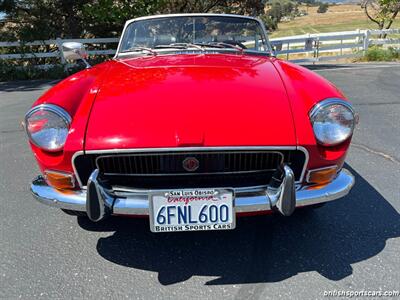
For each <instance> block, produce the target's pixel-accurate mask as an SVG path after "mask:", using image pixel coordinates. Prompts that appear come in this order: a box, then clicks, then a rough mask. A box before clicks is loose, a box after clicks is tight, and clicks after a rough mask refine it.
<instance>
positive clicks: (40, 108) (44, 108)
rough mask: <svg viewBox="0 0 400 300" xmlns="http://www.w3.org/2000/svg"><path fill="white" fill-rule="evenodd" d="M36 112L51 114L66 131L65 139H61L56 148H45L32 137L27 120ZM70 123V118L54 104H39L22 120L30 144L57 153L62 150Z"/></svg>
mask: <svg viewBox="0 0 400 300" xmlns="http://www.w3.org/2000/svg"><path fill="white" fill-rule="evenodd" d="M37 112H48V113H50V114H53V117H54V116H56V117H58V118H59V120H60V121H61V122H62V123H63V124H64V125H65V127H64V129H65V130H66V131H67V133H66V134H65V138H63V139H62V142H61V143H60V144H59V145H58V146H57V147H48V146H47V147H46V145H44V144H43V143H41V142H40V141H38V140H36V139H35V137H34V136H33V135H32V132H31V131H30V130H29V119H30V118H31V117H32V116H33V115H34V114H36V113H37ZM71 122H72V118H71V116H70V115H69V114H68V112H66V111H65V110H64V109H63V108H61V107H60V106H57V105H54V104H40V105H37V106H34V107H32V108H31V109H30V110H29V111H28V112H27V113H26V115H25V118H24V128H25V131H26V134H27V135H28V138H29V140H30V142H31V143H32V144H34V145H35V146H36V147H38V148H40V149H43V150H45V151H48V152H59V151H61V150H62V149H63V148H64V145H65V142H66V139H67V136H68V131H69V128H70V126H71Z"/></svg>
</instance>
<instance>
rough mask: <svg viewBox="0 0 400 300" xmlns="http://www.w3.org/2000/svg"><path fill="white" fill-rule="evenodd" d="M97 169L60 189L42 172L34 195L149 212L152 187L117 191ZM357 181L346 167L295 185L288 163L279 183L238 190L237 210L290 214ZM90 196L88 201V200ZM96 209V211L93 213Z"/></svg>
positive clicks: (64, 203)
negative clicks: (74, 187) (75, 186)
mask: <svg viewBox="0 0 400 300" xmlns="http://www.w3.org/2000/svg"><path fill="white" fill-rule="evenodd" d="M97 175H98V172H97V170H96V171H94V172H93V173H92V175H91V177H90V179H89V182H88V186H87V190H79V191H68V192H65V191H59V190H57V189H54V188H52V187H50V186H49V185H47V183H46V182H45V180H44V179H43V177H42V176H39V177H37V178H36V179H35V180H33V182H32V184H31V192H32V194H33V196H34V197H35V198H36V199H37V200H38V201H39V202H41V203H44V204H47V205H50V206H54V207H58V208H63V209H69V210H75V211H86V212H88V215H89V217H90V219H92V220H93V221H99V220H101V219H103V218H104V217H106V216H108V215H110V214H114V215H148V214H149V200H148V197H149V194H150V193H151V191H137V190H132V191H114V190H109V189H107V188H105V187H103V186H102V185H101V184H100V183H99V181H98V180H97ZM353 185H354V176H353V175H352V174H351V173H350V172H349V171H348V170H346V169H342V171H341V172H340V173H339V174H338V176H337V177H336V179H335V180H334V181H332V182H331V183H329V184H328V185H326V186H324V187H322V188H321V187H319V188H315V187H314V188H313V187H312V186H303V187H297V188H296V187H295V184H294V176H293V172H292V170H291V169H290V168H289V167H287V166H285V167H284V169H283V174H282V178H281V180H280V181H279V184H278V186H277V187H272V186H271V187H267V188H257V189H255V188H252V189H243V188H242V189H237V190H235V203H234V206H235V211H236V212H237V213H243V212H259V211H269V210H274V209H276V210H278V211H279V212H281V213H282V214H283V215H290V214H291V213H292V212H293V210H294V208H295V207H301V206H306V205H311V204H317V203H323V202H328V201H331V200H335V199H338V198H341V197H343V196H345V195H347V194H348V193H349V191H350V189H351V188H352V186H353ZM86 199H88V201H87V200H86ZM99 206H100V207H99ZM93 211H94V213H93Z"/></svg>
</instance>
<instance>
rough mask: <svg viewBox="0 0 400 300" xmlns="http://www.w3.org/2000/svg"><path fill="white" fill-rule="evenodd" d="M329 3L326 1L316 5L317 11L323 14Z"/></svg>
mask: <svg viewBox="0 0 400 300" xmlns="http://www.w3.org/2000/svg"><path fill="white" fill-rule="evenodd" d="M328 7H329V4H328V3H321V4H320V5H319V6H318V9H317V13H319V14H324V13H326V12H327V11H328Z"/></svg>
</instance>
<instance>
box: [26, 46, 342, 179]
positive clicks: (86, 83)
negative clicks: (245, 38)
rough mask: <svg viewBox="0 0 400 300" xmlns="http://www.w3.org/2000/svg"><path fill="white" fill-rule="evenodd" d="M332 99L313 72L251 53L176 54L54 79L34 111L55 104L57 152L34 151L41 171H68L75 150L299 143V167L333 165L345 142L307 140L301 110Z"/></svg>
mask: <svg viewBox="0 0 400 300" xmlns="http://www.w3.org/2000/svg"><path fill="white" fill-rule="evenodd" d="M331 97H334V98H342V99H345V98H344V96H343V95H342V93H341V92H340V91H339V90H338V89H337V88H335V87H334V86H333V85H332V84H330V83H329V82H328V81H326V80H325V79H323V78H322V77H320V76H318V75H316V74H315V73H313V72H311V71H309V70H307V69H305V68H302V67H300V66H297V65H293V64H290V63H287V62H283V61H280V60H277V59H275V58H268V57H264V56H255V55H228V54H211V55H210V54H201V55H192V54H181V55H158V56H155V57H154V56H150V57H141V58H131V59H124V60H119V61H115V60H112V61H109V62H105V63H103V64H100V65H97V66H95V67H93V68H91V69H88V70H84V71H82V72H79V73H77V74H74V75H73V76H70V77H69V78H67V79H65V80H63V81H62V82H60V83H59V84H57V85H56V86H55V87H53V88H52V89H50V90H49V91H48V92H47V93H45V94H44V95H43V96H42V97H41V98H40V99H38V101H36V102H35V103H34V106H35V105H38V104H41V103H52V104H56V105H59V106H61V107H63V108H64V109H65V110H67V111H68V112H69V114H70V115H71V117H72V119H73V122H72V125H71V128H70V134H69V136H68V138H67V142H66V144H65V148H64V150H63V151H61V152H59V153H47V152H44V151H42V150H40V149H38V148H37V147H35V146H34V145H31V146H32V149H33V152H34V154H35V156H36V158H37V160H38V163H39V166H40V168H41V170H42V171H43V170H45V169H55V170H60V171H69V172H72V171H73V169H72V164H71V158H72V156H73V154H74V153H76V152H78V151H83V150H100V149H124V148H148V147H150V148H157V147H185V146H208V147H211V146H296V145H298V146H303V147H305V148H306V149H307V150H308V152H309V155H310V160H309V165H308V167H309V168H319V167H324V166H328V165H333V164H338V165H339V166H341V165H342V164H343V161H344V158H345V154H346V151H347V148H348V145H349V141H348V142H346V143H345V144H343V145H340V146H337V147H334V148H326V147H321V146H319V145H318V144H317V143H316V140H315V137H314V134H313V131H312V127H311V124H310V121H309V117H308V113H309V111H310V109H311V108H312V107H313V106H314V105H315V104H316V103H317V102H319V101H322V100H324V99H326V98H331Z"/></svg>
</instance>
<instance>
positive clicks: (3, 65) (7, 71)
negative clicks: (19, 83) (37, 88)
mask: <svg viewBox="0 0 400 300" xmlns="http://www.w3.org/2000/svg"><path fill="white" fill-rule="evenodd" d="M78 70H79V68H76V67H73V68H71V69H68V70H65V68H64V66H63V65H54V66H51V67H48V68H46V69H43V68H38V67H37V66H18V65H15V64H13V63H10V62H4V61H0V81H12V80H34V79H62V78H65V77H67V76H69V75H71V74H73V73H75V72H77V71H78Z"/></svg>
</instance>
